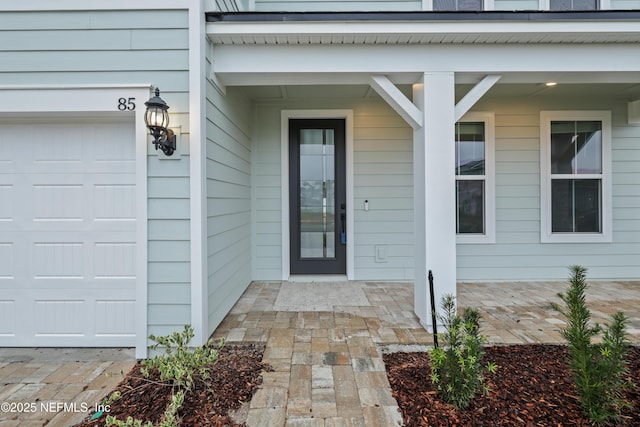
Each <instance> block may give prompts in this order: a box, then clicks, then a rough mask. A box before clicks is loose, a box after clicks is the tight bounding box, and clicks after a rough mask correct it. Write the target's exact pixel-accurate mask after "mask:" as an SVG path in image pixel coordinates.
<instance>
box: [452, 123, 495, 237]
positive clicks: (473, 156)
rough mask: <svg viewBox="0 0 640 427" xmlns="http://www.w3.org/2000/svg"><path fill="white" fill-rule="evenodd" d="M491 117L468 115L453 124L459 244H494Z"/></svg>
mask: <svg viewBox="0 0 640 427" xmlns="http://www.w3.org/2000/svg"><path fill="white" fill-rule="evenodd" d="M493 123H494V119H493V114H491V113H469V114H467V115H466V116H465V117H464V118H463V119H462V120H460V121H459V122H458V123H456V130H455V136H456V141H455V144H456V164H455V172H456V233H457V235H458V238H457V241H458V243H493V242H495V226H494V224H495V201H494V199H495V197H494V192H495V191H494V160H493V145H494V143H493V139H494V137H493V126H494V125H493Z"/></svg>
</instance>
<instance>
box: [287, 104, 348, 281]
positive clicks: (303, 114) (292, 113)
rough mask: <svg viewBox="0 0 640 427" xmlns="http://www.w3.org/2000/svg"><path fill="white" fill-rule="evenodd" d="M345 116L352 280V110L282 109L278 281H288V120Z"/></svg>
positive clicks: (342, 117) (289, 273) (289, 272)
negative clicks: (280, 249) (280, 227)
mask: <svg viewBox="0 0 640 427" xmlns="http://www.w3.org/2000/svg"><path fill="white" fill-rule="evenodd" d="M300 118H308V119H345V163H346V165H345V166H346V171H345V177H346V194H347V280H354V279H355V277H354V274H355V273H354V272H355V267H354V262H355V241H354V240H355V233H354V231H353V227H354V224H355V222H354V219H353V216H354V206H353V204H354V203H353V200H354V190H353V110H347V109H344V110H340V109H337V110H282V111H281V113H280V150H281V151H280V154H281V157H280V180H281V188H282V192H281V197H280V198H281V201H282V205H281V209H282V212H281V214H282V280H289V277H290V275H291V269H290V256H289V249H290V233H289V119H300Z"/></svg>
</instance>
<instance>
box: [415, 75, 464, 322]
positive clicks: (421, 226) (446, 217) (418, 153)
mask: <svg viewBox="0 0 640 427" xmlns="http://www.w3.org/2000/svg"><path fill="white" fill-rule="evenodd" d="M454 83H455V82H454V73H453V72H438V73H425V74H424V76H423V79H422V82H421V83H417V84H415V85H414V87H413V100H414V103H415V104H416V106H417V107H418V108H419V109H420V111H422V114H423V122H422V123H423V125H422V127H420V128H418V129H416V130H415V131H414V134H413V156H414V160H413V173H414V190H413V196H414V223H415V291H414V310H415V312H416V315H417V316H418V317H419V319H420V322H421V323H422V325H423V326H425V327H426V328H427V329H428V330H429V331H431V330H432V321H431V307H430V301H429V282H428V279H427V271H428V270H432V271H433V275H434V278H435V280H434V284H435V302H436V305H437V306H438V308H439V305H440V299H441V298H442V296H443V295H445V294H451V295H454V296H455V295H456V220H455V218H456V216H455V215H456V212H455V169H454V165H455V144H454V138H455V133H454V127H455V93H454V89H455V84H454Z"/></svg>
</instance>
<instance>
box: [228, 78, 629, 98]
mask: <svg viewBox="0 0 640 427" xmlns="http://www.w3.org/2000/svg"><path fill="white" fill-rule="evenodd" d="M556 77H557V80H558V81H562V77H561V76H556ZM471 87H473V85H471V84H457V85H456V102H457V101H459V100H460V99H461V98H462V97H463V96H464V95H465V94H466V93H467V92H468V91H469V89H471ZM398 88H399V89H400V90H401V91H402V92H403V93H404V94H405V95H406V96H407V97H411V96H412V95H411V93H412V90H411V85H399V86H398ZM240 90H242V91H243V92H244V93H245V95H246V96H247V97H249V98H250V99H252V100H254V101H258V102H262V101H264V102H269V101H283V100H291V101H294V102H295V101H302V100H308V99H327V98H330V99H370V98H376V97H378V94H377V93H376V92H375V91H374V90H373V89H372V88H371V87H370V86H368V85H347V86H345V85H308V86H297V85H296V86H292V85H281V86H251V87H242V88H240ZM585 92H588V93H589V95H590V96H593V97H595V98H607V99H620V100H623V101H627V100H630V99H640V84H631V83H624V84H622V83H616V84H589V86H588V87H586V86H585V85H582V84H562V83H560V84H558V85H557V86H554V87H547V86H546V85H544V84H543V83H540V84H504V83H502V81H501V82H499V83H498V84H496V85H495V86H493V87H492V88H491V89H490V91H489V93H490V95H491V96H495V97H499V98H503V97H515V98H519V99H526V98H529V97H556V98H560V99H566V98H572V97H575V96H580V95H584V93H585Z"/></svg>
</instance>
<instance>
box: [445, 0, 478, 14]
mask: <svg viewBox="0 0 640 427" xmlns="http://www.w3.org/2000/svg"><path fill="white" fill-rule="evenodd" d="M482 1H483V0H433V10H435V11H452V10H467V11H478V10H482Z"/></svg>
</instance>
